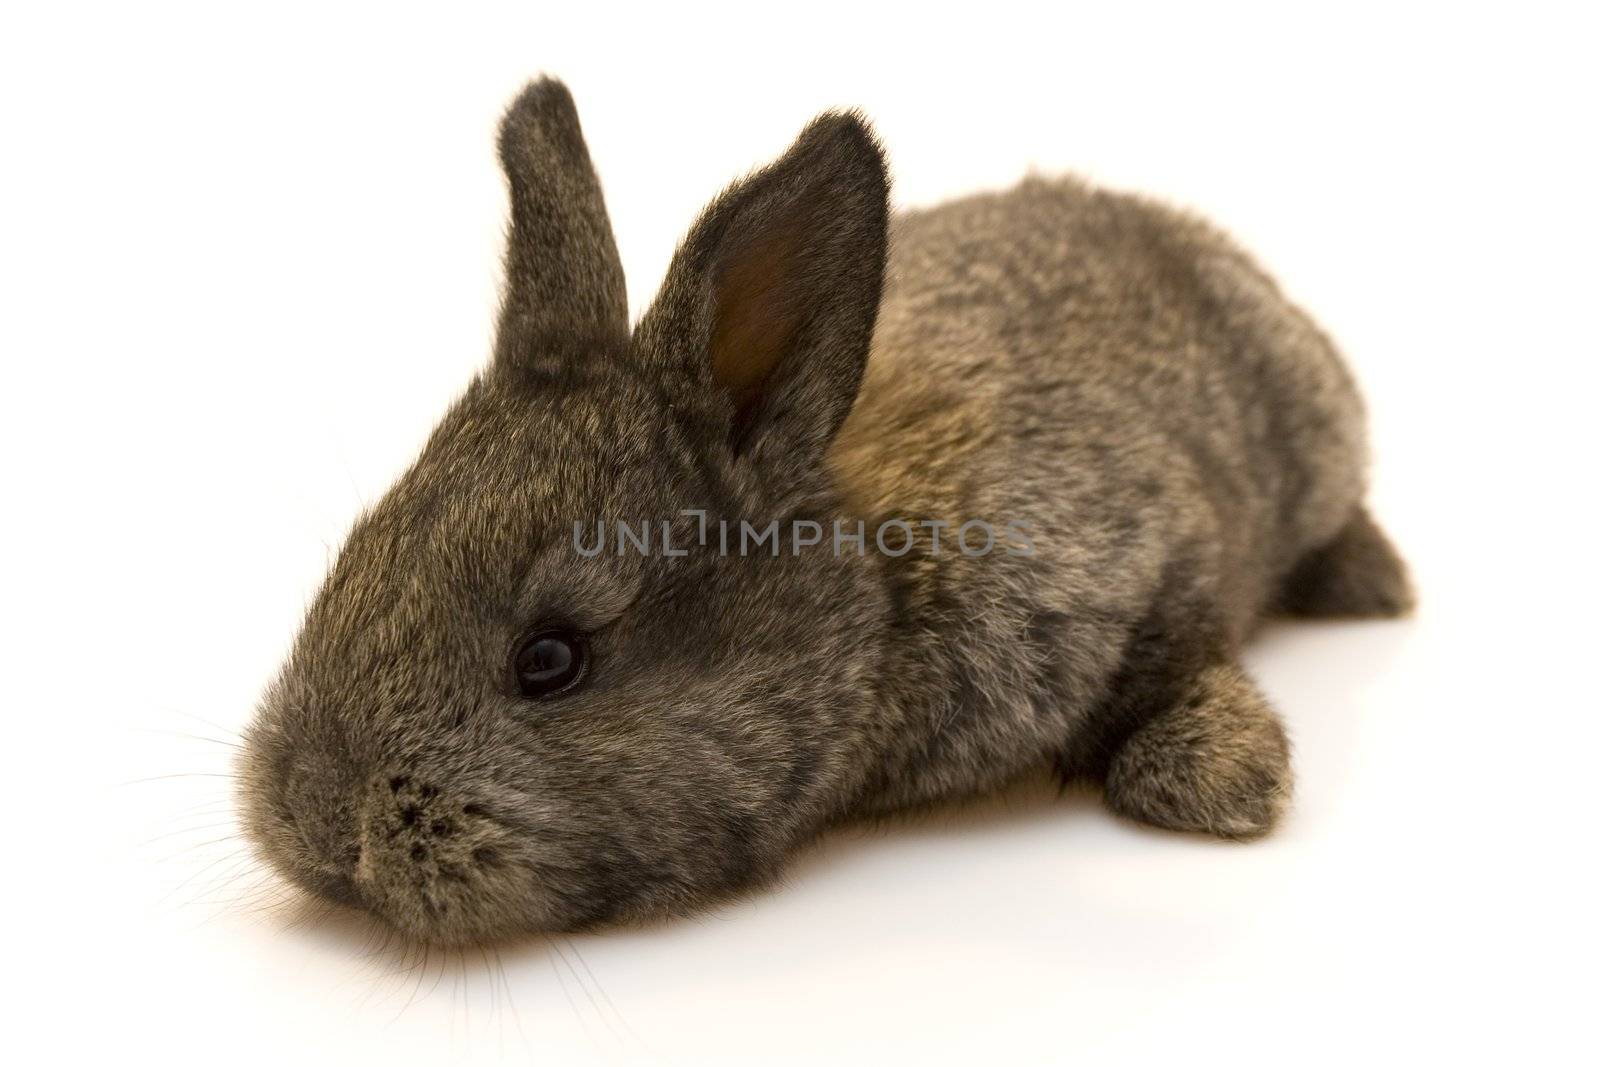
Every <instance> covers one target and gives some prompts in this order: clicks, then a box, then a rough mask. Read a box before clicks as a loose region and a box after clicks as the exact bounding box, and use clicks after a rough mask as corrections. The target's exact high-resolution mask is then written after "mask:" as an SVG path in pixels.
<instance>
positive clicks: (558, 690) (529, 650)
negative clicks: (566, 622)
mask: <svg viewBox="0 0 1600 1067" xmlns="http://www.w3.org/2000/svg"><path fill="white" fill-rule="evenodd" d="M588 666H589V648H588V645H587V644H586V643H585V642H584V640H583V636H582V635H581V634H576V633H573V632H571V631H570V630H540V631H538V632H537V633H533V634H529V635H528V636H527V637H525V638H523V640H522V644H521V645H520V646H518V648H517V653H516V656H515V657H514V658H513V659H512V662H511V667H512V671H513V673H514V674H515V675H516V678H517V688H518V689H520V690H521V691H522V695H523V696H525V697H529V698H532V699H535V700H548V699H550V698H551V697H556V696H560V695H561V694H563V693H566V692H568V691H570V690H571V689H573V688H574V687H575V686H576V685H577V684H578V683H579V682H581V681H582V680H583V676H584V674H585V673H586V672H587V669H588Z"/></svg>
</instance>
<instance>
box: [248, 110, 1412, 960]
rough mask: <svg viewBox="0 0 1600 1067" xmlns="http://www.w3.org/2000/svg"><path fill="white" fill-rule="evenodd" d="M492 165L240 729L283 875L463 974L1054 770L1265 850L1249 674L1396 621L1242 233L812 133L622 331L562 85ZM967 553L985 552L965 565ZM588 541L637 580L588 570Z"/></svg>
mask: <svg viewBox="0 0 1600 1067" xmlns="http://www.w3.org/2000/svg"><path fill="white" fill-rule="evenodd" d="M498 147H499V156H500V161H501V163H502V166H503V168H504V171H505V175H506V178H507V180H508V184H509V189H510V202H511V207H510V230H509V237H508V248H507V251H506V260H505V287H504V294H503V304H502V309H501V312H500V317H499V324H498V333H497V335H496V340H495V344H494V348H493V353H492V357H491V360H490V363H489V365H488V366H487V368H486V369H485V370H483V371H482V372H481V373H480V374H479V375H478V376H477V377H476V378H475V379H474V380H473V381H472V382H471V383H470V384H469V385H468V386H467V388H466V391H465V393H464V395H462V396H461V397H460V398H459V399H458V400H457V401H456V402H455V404H454V405H453V406H452V407H451V408H450V409H449V411H448V412H447V413H446V414H445V416H444V418H443V421H442V422H441V423H440V424H439V426H438V427H437V428H436V429H435V430H434V431H433V433H432V435H431V437H430V438H429V439H428V441H427V443H426V445H425V446H424V447H423V449H422V451H421V453H420V455H419V457H418V458H417V459H416V461H415V463H414V465H413V466H411V467H410V469H409V470H408V471H407V472H406V473H405V474H404V475H402V476H401V477H400V478H399V480H398V481H397V482H396V484H395V485H394V486H393V487H392V488H391V489H390V491H389V492H388V493H387V495H386V496H384V497H383V499H382V500H381V501H380V502H379V503H377V504H376V505H375V506H373V507H371V508H370V509H369V510H368V511H367V512H366V513H364V514H363V515H362V516H361V517H360V518H359V519H358V521H357V522H356V524H355V525H354V527H353V528H352V530H351V532H350V534H349V536H348V538H347V541H346V543H345V544H344V546H343V548H342V549H341V551H340V553H339V555H338V558H337V560H336V562H335V563H334V565H333V567H332V568H331V570H330V573H329V575H328V577H327V579H326V582H325V584H324V585H323V586H322V588H321V590H320V591H319V592H318V594H317V595H316V597H315V599H314V601H313V602H312V604H311V606H310V607H309V609H308V611H307V614H306V618H305V620H304V623H303V627H302V629H301V631H300V633H299V635H298V637H297V639H296V641H295V643H294V645H293V648H292V651H291V653H290V655H289V657H288V659H287V662H286V663H285V664H284V666H283V668H282V671H281V674H280V675H279V676H278V677H277V678H276V680H275V681H273V682H272V683H271V684H270V685H269V686H268V688H267V690H266V692H265V693H264V695H263V698H262V700H261V704H260V706H259V708H258V709H257V711H256V713H255V716H254V718H253V720H252V722H251V725H250V726H249V728H248V730H247V733H246V744H245V748H244V752H243V755H242V756H241V764H240V768H239V770H240V773H239V782H240V785H239V788H240V799H241V810H242V821H243V824H244V827H245V829H246V831H247V833H248V836H249V837H250V839H251V841H252V842H253V844H254V846H255V848H256V850H257V852H258V854H259V855H261V856H262V857H264V859H265V860H266V861H267V862H268V863H269V865H270V866H272V867H274V868H276V869H277V870H278V871H279V872H281V874H282V875H284V876H286V877H287V878H288V879H289V880H291V881H292V882H294V883H296V884H297V885H299V886H301V887H302V888H303V889H305V890H307V891H309V892H310V893H312V894H315V895H319V896H322V897H325V898H328V899H331V900H334V901H339V902H342V903H346V904H350V905H353V906H356V907H358V908H361V909H365V910H367V911H369V912H371V913H373V914H374V915H376V916H377V917H379V918H380V919H381V920H382V921H384V922H385V923H387V924H390V925H392V926H393V927H395V928H397V929H398V930H400V931H402V932H403V933H405V934H407V935H410V936H411V937H414V938H417V939H419V940H422V941H426V942H429V943H441V944H469V943H484V942H491V941H498V940H501V939H506V938H514V937H517V936H519V935H526V934H533V933H538V932H548V931H566V930H573V929H579V928H586V927H591V926H595V925H599V924H611V923H618V922H630V921H638V920H653V919H659V918H663V917H668V916H674V915H683V914H685V913H689V912H692V911H694V910H696V909H699V908H703V907H705V906H707V905H708V904H710V903H712V902H715V901H718V900H720V899H725V898H726V897H728V896H729V895H731V894H734V893H737V892H740V891H744V890H747V889H750V888H752V887H757V886H759V885H761V884H762V883H763V882H765V881H767V880H769V879H771V878H772V877H773V876H774V875H775V874H776V873H777V872H778V871H780V870H781V869H782V867H783V864H784V862H785V860H786V858H787V857H789V856H790V855H791V854H792V853H794V852H795V851H796V850H797V849H798V848H799V847H801V846H802V845H804V844H805V843H806V842H808V841H809V840H811V839H813V838H815V837H816V836H817V835H818V834H819V833H820V832H821V831H823V830H824V829H826V828H827V827H829V826H831V825H834V824H836V823H839V822H841V821H845V820H850V819H856V818H861V817H870V816H875V815H881V814H885V813H890V812H895V811H900V810H903V809H908V808H912V807H918V806H922V805H926V804H930V803H933V802H938V801H945V800H948V799H951V798H961V797H969V796H974V795H978V794H982V793H985V792H988V791H992V790H995V789H997V788H999V787H1002V786H1004V785H1006V784H1007V783H1010V782H1013V781H1015V780H1017V779H1019V778H1022V777H1024V776H1027V775H1028V774H1030V773H1038V772H1040V771H1041V770H1044V769H1050V768H1053V769H1054V772H1055V773H1057V774H1059V775H1060V776H1061V779H1062V780H1063V781H1064V782H1065V781H1082V782H1087V783H1091V784H1092V785H1094V786H1097V787H1099V788H1100V789H1102V790H1103V793H1104V797H1105V800H1106V802H1107V804H1108V806H1109V807H1110V808H1111V809H1112V810H1113V811H1114V812H1116V813H1119V814H1120V815H1121V816H1124V817H1127V818H1130V819H1134V820H1138V821H1139V822H1142V823H1146V824H1150V825H1153V826H1158V827H1166V828H1170V829H1173V830H1180V831H1197V832H1201V833H1206V834H1212V835H1216V836H1219V837H1222V838H1229V839H1249V838H1255V837H1258V836H1260V835H1262V834H1264V833H1266V832H1267V831H1269V830H1270V829H1271V828H1272V827H1273V826H1274V824H1275V823H1276V822H1277V821H1278V820H1279V819H1280V818H1281V816H1282V814H1283V812H1284V809H1285V806H1286V804H1287V802H1288V800H1289V797H1290V792H1291V770H1290V750H1289V743H1288V740H1287V738H1286V735H1285V731H1284V727H1283V724H1282V722H1281V721H1280V719H1279V717H1278V715H1277V713H1276V712H1275V711H1274V710H1273V708H1272V707H1271V705H1270V704H1269V702H1268V701H1267V699H1266V698H1265V697H1264V696H1263V695H1262V693H1261V691H1260V690H1259V689H1258V688H1257V686H1256V685H1255V684H1254V683H1253V682H1252V681H1251V679H1250V677H1249V676H1248V675H1247V674H1246V672H1245V671H1244V670H1243V669H1242V668H1241V666H1240V662H1239V651H1240V646H1241V644H1242V643H1243V642H1244V640H1245V639H1246V638H1247V637H1248V636H1249V635H1250V633H1251V632H1252V630H1253V628H1254V627H1255V626H1256V625H1257V623H1258V622H1259V621H1260V620H1261V619H1263V618H1264V617H1266V616H1267V615H1269V614H1271V613H1274V612H1279V613H1290V614H1295V615H1300V616H1314V617H1330V616H1396V615H1400V614H1403V613H1405V612H1406V611H1408V610H1409V609H1410V607H1411V606H1412V603H1413V595H1412V592H1411V586H1410V583H1409V579H1408V577H1407V572H1406V568H1405V566H1404V564H1403V563H1402V561H1401V559H1400V557H1399V556H1398V555H1397V553H1396V552H1395V550H1394V549H1393V548H1392V547H1391V546H1390V543H1389V541H1388V540H1387V539H1386V538H1385V536H1384V534H1383V533H1382V532H1381V531H1380V530H1379V528H1378V526H1377V525H1376V524H1375V522H1374V521H1373V519H1372V518H1371V516H1370V515H1369V514H1368V512H1367V510H1366V509H1365V506H1364V504H1363V494H1364V480H1365V473H1364V472H1365V469H1366V467H1367V463H1368V459H1367V451H1366V443H1365V428H1364V420H1365V416H1364V412H1363V404H1362V401H1361V399H1360V397H1359V395H1358V393H1357V390H1356V386H1355V384H1354V382H1353V380H1352V377H1351V374H1350V372H1349V371H1348V370H1347V369H1346V367H1345V365H1344V364H1343V363H1342V362H1341V359H1340V356H1339V355H1338V354H1337V352H1336V351H1335V349H1334V347H1333V345H1332V344H1331V343H1330V342H1329V340H1328V338H1327V337H1326V336H1324V334H1323V333H1322V332H1321V331H1320V330H1319V329H1318V327H1317V326H1316V325H1314V324H1313V323H1312V321H1311V320H1310V319H1309V318H1308V317H1307V316H1306V315H1305V314H1304V313H1303V312H1301V311H1300V310H1299V309H1298V308H1297V307H1295V306H1294V305H1292V304H1291V303H1289V302H1288V301H1287V300H1286V299H1285V297H1284V296H1283V294H1282V293H1281V292H1280V291H1279V289H1278V288H1277V286H1276V285H1275V283H1274V282H1273V281H1272V280H1271V279H1270V278H1269V277H1268V276H1267V275H1266V274H1264V273H1263V272H1262V270H1261V269H1260V268H1258V267H1257V266H1256V265H1255V264H1254V263H1253V262H1252V261H1251V260H1250V259H1249V258H1248V257H1247V256H1246V255H1245V254H1244V253H1243V252H1241V251H1239V250H1238V249H1237V248H1236V247H1235V246H1234V245H1233V244H1232V243H1231V242H1230V241H1229V240H1228V239H1227V238H1225V237H1224V236H1222V235H1221V234H1220V233H1218V232H1217V231H1216V230H1214V229H1212V228H1211V227H1209V226H1208V225H1207V224H1205V223H1203V222H1200V221H1197V220H1195V219H1193V218H1190V217H1187V216H1185V215H1182V214H1179V213H1176V212H1174V211H1172V210H1169V209H1167V208H1164V207H1162V206H1158V205H1156V204H1154V203H1151V202H1148V201H1145V200H1143V199H1138V198H1135V197H1131V196H1127V195H1122V194H1117V193H1113V192H1106V191H1101V190H1099V189H1097V188H1093V187H1091V186H1090V185H1088V184H1085V183H1084V182H1081V181H1078V180H1075V179H1072V178H1059V179H1047V178H1040V177H1030V178H1028V179H1027V180H1025V181H1023V182H1022V183H1021V184H1020V185H1018V186H1017V187H1015V188H1013V189H1011V190H1009V191H1006V192H992V193H982V194H979V195H974V196H969V197H967V198H965V199H960V200H956V201H953V202H950V203H946V204H943V205H941V206H937V207H933V208H930V209H926V210H916V211H907V212H904V213H899V214H891V211H890V208H889V178H888V173H887V170H886V165H885V161H884V155H883V151H882V149H881V148H880V145H879V142H878V140H877V138H876V136H875V134H874V133H873V132H872V130H871V128H870V127H869V126H868V124H867V122H866V121H865V120H864V119H863V118H862V117H861V116H860V115H859V114H856V113H853V112H829V113H825V114H823V115H821V116H820V117H818V118H816V119H815V120H814V121H812V122H811V123H810V124H809V125H808V126H806V128H805V129H804V131H803V132H801V133H800V135H799V137H798V139H797V140H796V141H795V142H794V143H793V145H792V147H790V148H789V149H788V151H787V152H786V153H785V154H784V155H783V156H782V157H781V158H779V159H778V160H777V161H776V162H774V163H772V164H770V165H769V166H767V167H766V168H764V169H761V170H759V171H756V172H753V173H752V174H750V175H749V176H747V177H745V178H744V179H742V180H740V181H736V182H734V183H733V184H732V185H730V186H729V187H728V188H727V189H726V190H725V191H724V192H722V193H721V195H719V196H718V197H716V198H715V199H714V200H713V201H712V202H711V203H710V205H709V206H708V207H707V208H706V209H705V210H704V212H703V214H701V216H700V217H699V220H698V221H697V222H696V223H695V224H694V226H693V228H692V229H691V230H690V231H689V233H688V235H687V237H686V238H685V239H684V240H683V242H682V243H681V244H680V246H679V247H678V248H677V250H676V253H675V255H674V256H673V258H672V261H671V264H670V267H669V269H668V271H667V274H666V277H665V280H664V282H663V283H662V286H661V288H660V291H659V293H658V295H657V296H656V298H655V300H654V302H653V303H652V304H651V306H650V307H649V309H648V310H647V311H646V312H645V313H644V314H643V315H642V316H641V317H640V318H639V320H638V321H637V323H636V324H634V325H632V326H631V328H630V320H629V314H628V305H627V298H626V294H625V289H624V283H623V274H622V269H621V265H620V262H619V259H618V255H617V249H616V245H615V242H614V239H613V237H612V233H611V228H610V224H609V222H608V219H607V215H606V209H605V204H604V201H603V198H602V195H601V187H600V184H599V181H598V179H597V177H596V175H595V171H594V169H593V167H592V166H591V163H590V160H589V156H588V150H587V148H586V146H585V142H584V138H583V134H582V131H581V129H580V126H579V123H578V117H577V112H576V110H575V108H574V105H573V101H572V98H571V95H570V94H569V93H568V91H567V89H566V88H565V87H564V86H563V85H562V84H561V83H560V82H559V81H556V80H553V79H549V78H545V79H540V80H537V81H535V82H533V83H531V84H530V85H529V86H528V87H527V88H525V89H524V90H523V91H522V93H521V94H520V96H518V97H517V99H516V100H515V102H514V103H513V104H512V105H511V106H510V108H509V109H508V111H507V112H506V114H505V116H504V118H503V120H502V123H501V126H500V131H499V142H498ZM974 521H982V522H983V523H986V524H988V527H989V530H990V532H991V533H994V532H995V531H998V534H997V536H999V537H1000V539H1001V541H1002V542H1003V544H1002V545H997V546H996V547H995V548H994V550H993V551H987V552H977V551H967V548H968V544H969V542H971V541H974V540H979V538H977V537H976V535H973V534H972V530H971V529H969V528H968V527H969V526H970V524H971V523H972V522H974ZM608 522H609V523H611V524H613V526H614V527H615V526H617V525H619V524H620V525H626V524H628V523H630V522H633V523H637V524H640V525H636V526H634V527H630V529H632V530H633V531H634V533H635V537H636V538H637V533H638V530H639V529H640V528H642V529H643V530H644V532H645V533H646V534H648V535H649V536H650V537H651V538H652V541H651V543H652V545H653V546H655V550H653V551H648V552H646V551H637V550H635V548H634V547H630V546H629V545H628V544H627V543H625V542H622V541H621V539H620V538H619V544H618V546H617V547H616V548H615V549H613V547H612V546H611V545H610V544H609V542H604V543H602V544H601V547H602V548H603V550H602V551H595V550H594V546H593V545H592V544H589V543H587V542H586V538H587V541H593V540H594V538H593V536H592V531H594V530H601V531H604V530H606V529H607V527H606V526H605V524H606V523H608ZM776 523H782V524H784V525H783V526H781V527H777V529H778V532H779V535H780V537H781V538H782V540H781V542H778V543H775V544H774V545H772V546H771V548H770V549H769V546H768V545H767V544H766V543H764V542H762V543H758V545H757V547H756V548H755V550H753V551H752V550H748V545H740V546H739V547H738V549H737V550H735V549H734V548H732V547H730V546H728V545H727V544H726V542H727V541H728V531H729V530H730V529H731V530H736V531H738V532H739V534H740V537H741V538H743V536H744V534H745V533H746V532H747V531H749V530H757V531H762V530H766V529H767V528H768V527H769V526H771V525H772V524H776ZM790 526H793V527H794V528H795V529H796V530H799V529H801V528H802V527H803V528H804V529H805V530H806V531H807V535H806V536H804V537H801V536H799V535H798V534H796V535H795V536H794V537H793V538H789V536H788V534H787V533H785V531H787V530H788V529H789V527H790ZM891 528H892V532H891V534H890V535H889V536H888V537H884V536H883V532H884V530H886V529H891ZM580 529H581V530H583V531H585V536H584V537H580V536H579V531H580ZM816 529H823V530H827V531H828V532H829V536H827V537H824V538H823V539H822V540H820V541H817V540H816V539H815V537H814V531H815V530H816ZM962 531H965V532H966V533H967V534H969V535H972V536H969V537H963V538H961V544H960V545H959V546H958V545H957V544H956V541H957V536H958V533H960V532H962ZM841 533H842V538H843V541H842V544H841V543H840V535H841ZM858 534H859V536H858ZM941 534H942V535H943V543H939V539H940V536H941ZM657 542H659V544H657ZM791 542H792V543H791ZM780 548H781V550H780Z"/></svg>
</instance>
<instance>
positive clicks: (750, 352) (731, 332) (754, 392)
mask: <svg viewBox="0 0 1600 1067" xmlns="http://www.w3.org/2000/svg"><path fill="white" fill-rule="evenodd" d="M802 240H803V238H802V227H801V225H800V220H799V219H795V218H792V217H791V218H790V219H787V220H785V221H784V223H782V224H780V225H778V226H775V227H773V228H772V229H769V230H766V231H764V232H762V233H761V234H760V235H759V236H755V237H753V238H752V239H750V240H748V241H744V242H741V245H740V247H737V248H735V249H733V250H731V255H729V256H728V257H727V258H726V259H725V260H724V262H723V264H722V265H721V270H720V272H719V273H718V277H717V279H716V281H715V284H714V292H715V294H716V296H715V299H716V309H715V318H714V320H713V326H712V331H711V352H710V356H711V359H710V363H711V378H712V381H714V382H715V383H716V384H717V385H719V386H721V387H722V388H723V389H725V390H726V391H727V392H728V395H729V397H730V398H731V399H732V401H733V407H734V428H733V429H734V433H733V436H734V438H735V439H737V438H739V437H742V436H743V431H744V428H745V427H746V426H748V425H749V423H750V421H751V420H752V419H753V418H754V416H755V414H756V412H757V411H758V410H759V409H760V407H761V404H762V401H763V400H764V399H765V398H766V396H767V395H768V393H769V392H770V387H771V386H772V385H773V384H774V383H775V381H776V379H777V378H778V370H779V368H780V367H781V366H782V365H783V362H784V359H785V357H786V356H788V354H789V352H790V350H791V349H792V348H793V347H794V342H795V338H796V337H797V336H798V334H799V333H800V329H801V327H802V326H803V325H804V323H803V321H802V316H803V310H802V308H801V302H800V301H799V299H797V297H796V295H795V294H796V291H797V286H796V284H795V283H796V281H797V279H796V278H795V277H794V274H795V273H796V272H797V270H798V265H799V263H800V259H801V257H800V251H801V242H802Z"/></svg>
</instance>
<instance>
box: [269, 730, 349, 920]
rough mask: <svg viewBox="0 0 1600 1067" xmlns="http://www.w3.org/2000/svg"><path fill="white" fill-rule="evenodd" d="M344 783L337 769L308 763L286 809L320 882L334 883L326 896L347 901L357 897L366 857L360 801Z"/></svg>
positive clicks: (300, 767)
mask: <svg viewBox="0 0 1600 1067" xmlns="http://www.w3.org/2000/svg"><path fill="white" fill-rule="evenodd" d="M343 779H344V775H342V774H341V773H340V771H339V768H338V767H337V766H335V765H333V764H331V763H324V762H322V761H319V760H316V759H315V758H313V759H309V760H303V761H301V762H300V763H299V764H297V765H296V767H295V768H294V770H293V771H292V772H291V774H290V776H289V780H288V782H287V784H286V787H285V790H284V805H283V807H284V812H285V815H286V816H287V818H288V821H289V822H290V823H291V825H292V827H293V829H294V832H295V834H296V836H297V837H298V838H299V839H300V842H301V843H302V844H303V845H304V846H305V850H306V853H307V854H308V855H309V857H310V859H311V865H312V868H313V870H314V873H315V875H316V877H317V878H319V879H322V880H325V881H327V882H328V883H329V884H328V887H327V889H326V890H325V892H326V894H327V895H329V896H334V897H337V898H340V899H341V900H343V898H345V897H347V896H349V895H351V894H353V893H354V886H353V884H352V881H351V880H352V878H353V876H354V874H355V871H356V867H357V864H358V863H359V862H360V855H361V842H360V837H359V835H358V833H357V825H356V811H355V799H354V797H353V796H352V795H351V791H350V789H349V788H348V787H347V786H346V785H345V782H344V780H343ZM346 902H347V901H346Z"/></svg>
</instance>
